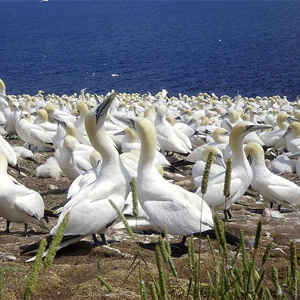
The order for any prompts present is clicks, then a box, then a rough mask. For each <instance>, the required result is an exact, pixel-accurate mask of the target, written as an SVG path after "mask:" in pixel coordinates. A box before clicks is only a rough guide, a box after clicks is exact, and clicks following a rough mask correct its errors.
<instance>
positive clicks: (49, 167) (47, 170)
mask: <svg viewBox="0 0 300 300" xmlns="http://www.w3.org/2000/svg"><path fill="white" fill-rule="evenodd" d="M62 175H63V171H62V169H61V168H60V166H59V164H58V162H57V159H56V157H55V156H50V157H49V158H48V159H47V160H46V161H45V162H44V163H43V164H41V165H39V166H37V168H36V171H35V176H36V177H44V178H55V179H57V178H59V177H61V176H62Z"/></svg>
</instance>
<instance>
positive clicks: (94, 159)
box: [67, 150, 101, 199]
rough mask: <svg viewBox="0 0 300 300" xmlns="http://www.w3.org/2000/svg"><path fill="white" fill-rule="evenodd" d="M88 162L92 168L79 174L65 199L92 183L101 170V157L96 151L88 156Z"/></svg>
mask: <svg viewBox="0 0 300 300" xmlns="http://www.w3.org/2000/svg"><path fill="white" fill-rule="evenodd" d="M90 162H91V165H92V168H91V169H89V170H86V171H85V172H83V173H82V174H80V175H79V176H78V177H77V178H76V179H75V180H74V181H73V182H72V184H71V185H70V187H69V189H68V194H67V199H70V198H71V197H72V196H73V195H75V194H76V193H77V192H79V191H80V190H81V189H83V188H84V187H85V186H86V185H88V184H90V183H92V182H94V181H95V180H96V179H97V177H98V175H99V172H100V169H101V155H100V153H99V152H98V151H96V150H94V151H93V152H92V153H91V155H90Z"/></svg>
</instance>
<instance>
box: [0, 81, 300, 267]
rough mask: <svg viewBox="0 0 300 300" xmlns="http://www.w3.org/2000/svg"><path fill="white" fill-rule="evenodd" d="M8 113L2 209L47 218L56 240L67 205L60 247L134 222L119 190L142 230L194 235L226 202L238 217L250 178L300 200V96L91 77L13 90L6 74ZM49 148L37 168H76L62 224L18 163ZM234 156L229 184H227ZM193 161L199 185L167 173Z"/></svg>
mask: <svg viewBox="0 0 300 300" xmlns="http://www.w3.org/2000/svg"><path fill="white" fill-rule="evenodd" d="M298 100H299V101H298ZM0 119H1V122H0V124H1V126H0V131H1V135H0V177H1V178H0V182H1V190H0V216H1V217H2V218H3V219H5V220H6V222H7V226H6V228H5V232H6V233H7V234H9V233H10V223H11V222H16V223H22V224H24V225H25V232H24V234H25V235H26V234H27V226H28V224H32V225H38V226H40V227H41V228H42V229H43V230H44V231H45V233H46V232H47V240H48V242H50V241H51V240H52V238H53V236H54V235H55V233H56V231H57V229H58V228H59V225H60V224H61V222H62V221H63V219H64V217H65V216H66V215H67V214H68V216H69V220H68V223H67V227H66V229H65V232H64V235H63V238H62V241H61V243H60V245H59V248H63V247H66V246H68V245H71V244H74V243H76V242H77V241H79V240H81V239H82V238H85V237H88V236H92V237H93V239H94V242H95V243H99V244H100V241H99V240H98V238H99V237H101V239H102V242H101V244H102V245H103V244H106V236H105V234H106V231H107V229H108V228H109V227H114V228H122V227H124V224H123V223H122V222H120V221H118V213H117V211H116V209H115V208H114V207H113V206H112V204H111V202H113V203H114V204H115V206H116V207H117V208H118V209H119V210H120V211H123V213H124V215H125V216H126V217H127V218H128V222H129V225H130V226H132V228H133V230H135V231H140V232H143V231H148V230H151V231H155V232H157V233H162V232H164V229H165V228H166V229H167V232H168V233H169V234H172V235H179V236H181V237H182V241H181V244H184V243H185V239H186V237H188V236H191V235H197V234H199V233H201V232H205V231H207V230H213V229H214V221H213V212H214V211H221V212H223V213H224V220H225V221H230V220H234V219H235V218H239V217H240V216H238V215H232V214H231V211H230V209H231V207H232V206H233V205H235V203H236V202H237V201H238V200H239V199H240V198H241V197H242V196H243V195H244V194H245V192H246V191H247V190H248V188H249V187H250V186H251V187H252V188H253V189H254V190H256V191H257V192H258V193H259V194H260V195H261V197H262V198H263V199H264V201H268V202H269V203H270V207H271V208H272V207H273V206H274V204H275V205H277V209H278V210H279V211H280V209H281V207H282V206H285V207H292V208H293V209H296V208H297V205H299V204H300V187H299V186H298V185H297V184H295V183H293V182H291V181H289V180H287V179H286V178H284V177H283V174H284V173H287V172H290V173H297V174H298V175H299V176H300V162H299V157H300V123H299V121H300V99H297V101H296V102H289V101H288V100H287V99H286V98H285V97H283V98H282V97H280V96H273V97H255V98H249V97H242V96H241V95H239V94H238V95H237V96H235V97H233V98H232V97H229V96H227V95H223V96H221V97H217V96H216V95H215V94H211V95H209V94H207V93H199V94H198V95H196V96H187V95H181V94H179V95H178V96H177V97H174V96H173V97H170V96H169V94H168V92H167V91H166V90H162V91H161V92H159V93H157V94H156V95H152V94H150V93H146V94H137V93H135V94H126V93H116V92H114V91H111V92H109V93H107V95H97V94H93V95H92V94H89V93H86V90H85V89H83V90H81V93H80V94H79V95H77V94H74V95H71V96H67V95H62V96H57V95H55V94H48V95H46V94H45V93H44V92H43V91H39V92H38V93H37V94H36V95H32V96H30V95H18V96H14V95H7V94H6V87H5V84H4V82H3V81H2V80H0ZM14 136H17V137H18V138H19V139H20V140H22V142H23V145H22V146H15V147H12V146H10V144H9V143H8V142H7V140H8V139H9V138H12V137H14ZM46 151H47V152H49V153H51V155H50V157H49V158H48V159H47V160H46V162H45V163H43V164H41V165H39V166H37V168H36V174H35V176H37V177H53V178H59V177H61V176H65V177H67V178H68V179H69V182H70V185H69V188H68V192H67V194H66V197H65V201H64V203H62V204H61V205H60V206H59V207H56V208H55V211H54V209H53V214H56V215H57V219H56V225H55V226H54V227H53V228H48V226H47V223H46V221H45V217H44V211H45V207H44V202H43V198H42V197H41V195H40V194H39V193H37V192H36V191H34V190H32V189H29V188H27V187H26V186H24V185H22V184H21V183H19V182H18V181H17V180H16V179H15V178H13V177H12V176H11V175H9V174H8V172H7V171H8V168H14V169H17V170H19V172H21V173H22V171H21V170H20V168H19V166H18V159H20V158H30V159H34V156H35V154H36V153H37V152H46ZM267 154H268V157H272V159H271V160H270V159H269V160H266V158H265V155H267ZM178 157H180V158H181V159H180V160H179V159H178ZM209 157H210V158H211V157H212V159H210V163H211V166H210V171H209V174H206V173H207V172H206V173H205V170H206V165H207V160H208V158H209ZM228 161H230V162H231V164H230V168H231V172H230V177H229V182H228V186H229V193H228V194H227V195H226V196H224V183H225V177H226V174H227V173H226V169H227V168H226V164H227V167H228V165H229V164H228ZM183 165H190V168H191V169H190V170H191V175H192V179H193V184H194V190H193V191H191V190H187V189H185V188H184V187H181V186H179V185H177V184H176V183H175V182H172V181H171V180H167V179H166V176H165V174H166V173H170V172H175V173H176V172H177V173H178V169H180V166H183ZM23 175H24V176H26V174H23ZM185 175H186V174H183V173H180V174H178V176H182V177H184V176H185ZM207 175H208V177H207ZM204 176H206V190H205V192H204V191H203V189H202V187H203V184H202V183H203V182H204V180H203V179H204ZM133 178H135V179H136V181H135V182H136V192H137V199H138V213H137V215H135V216H133V203H132V190H131V186H132V185H131V183H132V180H133ZM273 209H274V208H273ZM133 220H134V221H133ZM29 248H30V247H29ZM31 250H32V247H31V248H30V251H31ZM24 252H26V251H24ZM46 254H47V249H46V250H45V253H44V255H46ZM30 260H34V257H33V258H31V259H29V261H30Z"/></svg>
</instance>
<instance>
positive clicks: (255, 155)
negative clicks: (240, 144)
mask: <svg viewBox="0 0 300 300" xmlns="http://www.w3.org/2000/svg"><path fill="white" fill-rule="evenodd" d="M244 150H245V153H246V155H247V156H251V158H252V162H251V169H252V172H253V179H252V181H251V186H252V188H253V189H254V190H256V191H257V192H258V193H259V194H261V195H262V196H263V197H264V199H265V200H267V201H269V202H270V203H271V207H272V205H273V203H277V204H278V210H279V211H280V208H281V205H284V204H287V205H289V206H291V205H298V204H300V187H299V186H298V185H297V184H295V183H294V182H292V181H290V180H288V179H286V178H283V177H281V176H279V175H276V174H273V173H272V172H271V171H270V170H269V169H268V168H267V167H266V164H265V155H264V150H263V148H262V147H261V146H260V145H258V144H257V143H254V142H250V143H248V144H247V145H246V147H245V149H244Z"/></svg>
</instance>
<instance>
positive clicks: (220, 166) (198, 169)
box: [192, 146, 225, 188]
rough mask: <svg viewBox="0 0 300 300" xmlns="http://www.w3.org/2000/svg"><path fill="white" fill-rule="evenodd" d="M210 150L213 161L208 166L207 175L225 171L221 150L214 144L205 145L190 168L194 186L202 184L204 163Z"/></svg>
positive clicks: (197, 186)
mask: <svg viewBox="0 0 300 300" xmlns="http://www.w3.org/2000/svg"><path fill="white" fill-rule="evenodd" d="M210 152H212V153H213V162H212V164H211V167H210V172H209V176H214V175H216V174H219V173H221V172H224V171H225V162H224V159H223V153H222V151H221V150H220V149H219V148H218V147H216V146H207V147H206V148H205V149H204V150H203V152H202V154H201V158H200V159H198V160H197V161H196V163H195V164H194V166H193V169H192V176H193V179H194V184H195V187H196V188H199V187H200V186H201V184H202V178H203V174H204V170H205V165H206V163H207V159H208V156H209V153H210Z"/></svg>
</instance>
